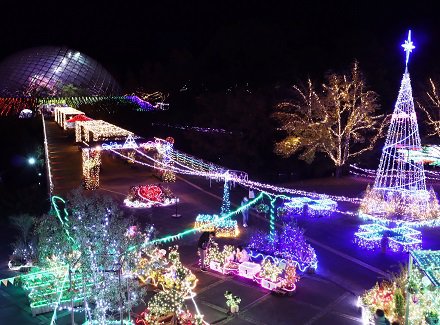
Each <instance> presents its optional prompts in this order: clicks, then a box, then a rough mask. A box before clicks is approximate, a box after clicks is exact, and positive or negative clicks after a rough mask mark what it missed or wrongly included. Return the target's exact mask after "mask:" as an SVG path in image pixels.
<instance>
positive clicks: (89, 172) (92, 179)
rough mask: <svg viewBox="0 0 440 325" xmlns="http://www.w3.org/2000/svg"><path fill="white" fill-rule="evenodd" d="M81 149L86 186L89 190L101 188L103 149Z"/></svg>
mask: <svg viewBox="0 0 440 325" xmlns="http://www.w3.org/2000/svg"><path fill="white" fill-rule="evenodd" d="M81 151H82V170H83V182H84V188H85V189H87V190H95V189H97V188H99V172H100V169H101V150H97V149H94V148H82V150H81Z"/></svg>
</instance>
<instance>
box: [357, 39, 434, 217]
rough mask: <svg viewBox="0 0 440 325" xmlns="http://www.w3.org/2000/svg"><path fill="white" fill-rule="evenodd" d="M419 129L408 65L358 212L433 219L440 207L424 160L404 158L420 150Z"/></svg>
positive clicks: (408, 47)
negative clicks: (372, 177)
mask: <svg viewBox="0 0 440 325" xmlns="http://www.w3.org/2000/svg"><path fill="white" fill-rule="evenodd" d="M410 35H411V33H409V34H408V40H407V41H406V42H405V44H404V45H403V47H404V49H405V51H406V63H408V59H409V53H410V52H411V50H412V48H413V47H412V42H411V39H410ZM421 148H422V147H421V141H420V135H419V128H418V124H417V117H416V112H415V110H414V101H413V96H412V89H411V80H410V78H409V73H408V70H407V68H406V69H405V73H404V75H403V78H402V82H401V86H400V90H399V94H398V97H397V101H396V104H395V107H394V111H393V115H392V117H391V123H390V127H389V129H388V135H387V138H386V141H385V145H384V147H383V149H382V156H381V159H380V163H379V167H378V169H377V173H376V178H375V181H374V185H373V187H372V188H371V189H370V188H369V187H368V188H367V190H366V193H365V196H364V198H363V200H362V203H361V205H360V209H359V211H360V214H362V216H363V217H365V218H368V217H369V216H372V217H376V218H380V219H385V220H398V221H408V222H424V221H432V220H435V219H437V218H438V217H439V214H440V206H439V204H438V200H437V197H436V195H435V192H434V190H431V191H427V189H426V178H425V172H424V167H423V162H421V161H419V160H417V161H414V160H408V159H405V156H409V154H406V155H405V154H403V153H402V152H405V151H407V152H409V151H411V150H421Z"/></svg>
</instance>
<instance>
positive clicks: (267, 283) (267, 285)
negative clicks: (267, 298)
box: [261, 279, 281, 290]
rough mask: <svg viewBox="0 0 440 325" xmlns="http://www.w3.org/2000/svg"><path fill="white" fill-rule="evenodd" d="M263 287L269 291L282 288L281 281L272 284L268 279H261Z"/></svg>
mask: <svg viewBox="0 0 440 325" xmlns="http://www.w3.org/2000/svg"><path fill="white" fill-rule="evenodd" d="M261 286H262V287H263V288H265V289H268V290H276V289H278V288H280V287H281V281H277V282H272V281H270V280H267V279H261Z"/></svg>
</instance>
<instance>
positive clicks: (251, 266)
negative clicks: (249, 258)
mask: <svg viewBox="0 0 440 325" xmlns="http://www.w3.org/2000/svg"><path fill="white" fill-rule="evenodd" d="M260 271H261V265H260V264H257V263H253V262H243V263H241V264H240V265H239V266H238V274H239V275H240V276H242V277H244V278H248V279H254V277H255V275H256V274H257V273H258V272H260Z"/></svg>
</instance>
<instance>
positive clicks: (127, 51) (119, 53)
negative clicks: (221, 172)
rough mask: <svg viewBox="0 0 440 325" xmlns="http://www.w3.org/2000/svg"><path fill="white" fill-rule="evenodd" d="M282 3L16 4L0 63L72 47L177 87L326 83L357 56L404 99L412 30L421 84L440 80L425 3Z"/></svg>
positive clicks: (155, 83)
mask: <svg viewBox="0 0 440 325" xmlns="http://www.w3.org/2000/svg"><path fill="white" fill-rule="evenodd" d="M271 2H272V1H271ZM273 2H274V4H272V3H271V4H269V2H268V1H215V2H214V1H204V2H191V1H156V2H152V1H139V2H136V3H132V2H131V1H106V2H97V1H93V2H92V1H90V2H87V3H83V2H78V1H69V2H54V3H52V4H49V3H47V2H45V3H44V4H43V2H42V1H32V2H31V3H29V4H24V3H18V1H8V3H7V4H4V3H2V8H1V19H0V31H1V35H2V37H1V39H2V45H1V47H0V60H1V59H3V58H5V57H7V56H8V55H10V54H13V53H14V52H16V51H19V50H21V49H26V48H29V47H33V46H40V45H65V46H68V47H71V48H73V49H77V50H79V51H82V52H84V53H86V54H88V55H89V56H91V57H93V58H94V59H96V60H98V61H99V62H101V63H102V64H103V65H104V66H105V67H106V68H107V69H108V70H109V71H110V72H112V73H113V74H114V76H115V77H116V79H117V80H118V81H119V82H120V83H121V84H122V85H123V86H124V87H125V88H126V89H129V88H130V87H134V86H143V87H144V88H160V87H164V88H168V90H172V88H173V87H174V88H177V87H179V86H181V85H183V84H184V83H186V82H187V81H188V80H191V81H194V82H198V83H203V84H204V85H207V86H208V87H227V86H228V85H233V84H235V83H249V84H250V85H251V86H261V85H263V86H264V85H267V84H273V83H276V82H277V81H292V82H294V81H297V80H300V79H304V78H305V77H307V76H311V77H313V78H320V77H322V76H323V75H324V74H325V72H326V71H328V70H330V69H333V70H336V71H340V70H341V69H346V68H348V67H349V65H350V63H351V62H352V61H353V59H355V58H356V59H358V60H359V61H360V64H361V68H362V70H363V71H364V72H365V74H366V76H367V80H368V82H369V83H370V85H372V88H374V90H376V91H377V92H379V93H383V92H387V91H389V90H390V91H391V90H393V93H392V96H395V95H396V93H397V87H398V83H399V80H400V77H401V74H402V72H403V56H404V53H403V51H402V50H401V48H400V44H401V43H402V42H403V40H404V39H405V37H406V33H407V30H408V29H409V28H411V29H412V30H413V38H414V42H415V45H416V50H415V53H414V56H413V58H412V62H411V72H412V76H413V78H414V76H416V78H417V79H418V80H419V81H420V82H425V81H426V80H427V78H428V77H430V76H436V75H438V74H439V73H438V72H439V68H438V58H439V57H440V46H439V44H440V23H439V22H437V20H438V15H437V11H436V10H434V8H433V7H430V6H429V5H425V4H423V1H416V2H414V1H413V2H412V3H411V4H409V5H404V3H403V2H393V3H394V5H391V4H390V3H389V2H387V1H380V2H377V3H375V2H372V1H362V2H360V1H351V2H348V4H347V3H344V2H341V1H288V2H287V1H284V2H278V1H277V2H276V3H275V1H273ZM427 2H428V1H427ZM429 2H430V3H434V1H429ZM397 4H398V6H397Z"/></svg>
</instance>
